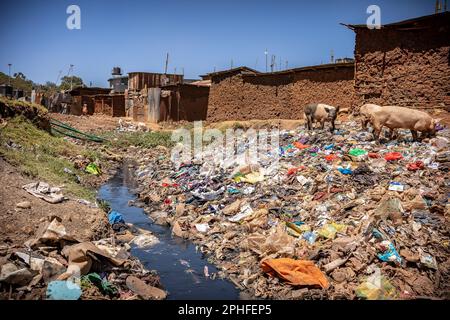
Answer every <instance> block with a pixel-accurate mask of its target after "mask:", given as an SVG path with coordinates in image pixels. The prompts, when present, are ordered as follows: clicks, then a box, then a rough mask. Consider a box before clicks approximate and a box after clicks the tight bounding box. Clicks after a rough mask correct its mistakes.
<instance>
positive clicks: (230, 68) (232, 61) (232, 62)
mask: <svg viewBox="0 0 450 320" xmlns="http://www.w3.org/2000/svg"><path fill="white" fill-rule="evenodd" d="M230 69H233V59H231V68H230Z"/></svg>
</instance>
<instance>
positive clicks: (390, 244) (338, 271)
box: [128, 122, 450, 299]
mask: <svg viewBox="0 0 450 320" xmlns="http://www.w3.org/2000/svg"><path fill="white" fill-rule="evenodd" d="M338 127H340V128H341V129H339V130H337V131H335V133H334V134H331V133H330V132H329V131H327V130H316V131H306V130H305V129H304V128H303V127H302V128H298V129H297V130H292V131H286V130H285V131H280V138H279V144H280V146H279V149H278V150H271V153H268V157H270V156H271V155H273V154H278V155H279V157H280V160H279V162H278V163H277V165H276V166H274V165H272V164H270V163H269V162H265V161H260V162H259V164H258V165H255V164H249V163H245V162H244V163H236V164H235V165H234V166H229V167H228V168H225V169H224V167H221V166H214V165H212V164H211V161H208V159H209V158H208V157H212V156H214V150H212V151H211V150H205V151H204V154H203V157H202V159H203V160H202V161H197V160H193V161H190V162H185V163H182V164H181V165H179V166H177V165H175V164H174V163H172V162H171V160H170V152H169V150H168V149H166V148H164V147H158V148H155V149H151V150H144V149H137V148H133V149H129V150H128V152H129V154H132V155H133V157H134V159H135V160H136V161H137V169H136V172H135V176H136V179H137V182H138V185H139V187H138V189H137V193H138V196H139V199H140V201H142V203H143V206H144V209H145V210H146V212H147V213H148V214H149V216H150V217H151V218H152V219H153V220H154V222H155V223H157V224H162V225H170V226H171V228H172V233H173V235H174V236H176V237H181V238H185V239H190V240H192V241H194V242H195V243H196V244H197V245H198V247H199V249H200V250H201V251H202V252H203V253H205V254H207V256H208V260H209V261H210V262H211V263H213V264H215V265H216V266H217V267H218V268H219V269H220V272H219V276H221V277H226V278H229V279H230V280H231V281H232V282H233V283H234V284H235V285H236V287H238V288H239V289H240V290H242V291H246V292H248V293H249V294H250V295H251V296H254V297H257V298H268V299H413V298H448V292H449V291H448V289H449V288H448V283H449V282H448V277H449V267H450V264H449V263H450V260H449V257H450V255H449V243H450V242H449V240H450V239H449V233H448V218H449V216H448V212H449V210H448V209H449V203H448V195H449V188H448V187H449V182H450V178H449V175H448V168H449V163H450V153H449V152H448V145H449V136H450V134H449V130H448V129H443V130H440V131H439V132H438V135H437V137H436V138H432V139H424V140H423V141H422V142H413V141H412V139H411V137H410V135H409V132H408V131H405V130H399V134H398V138H397V140H393V141H388V142H384V143H382V144H379V143H377V142H375V141H373V136H372V134H371V133H368V132H365V131H361V129H360V126H359V124H357V123H356V122H347V123H345V124H341V125H338ZM249 144H251V141H250V142H248V141H247V146H248V145H249ZM238 149H239V148H238ZM238 152H242V153H244V152H245V148H244V149H241V150H238Z"/></svg>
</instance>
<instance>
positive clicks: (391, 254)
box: [377, 243, 402, 264]
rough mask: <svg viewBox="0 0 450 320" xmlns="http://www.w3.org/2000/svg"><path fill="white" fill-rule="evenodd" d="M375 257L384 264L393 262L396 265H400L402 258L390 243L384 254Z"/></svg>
mask: <svg viewBox="0 0 450 320" xmlns="http://www.w3.org/2000/svg"><path fill="white" fill-rule="evenodd" d="M377 256H378V258H379V259H380V260H382V261H385V262H394V263H398V264H401V263H402V258H401V257H400V255H399V254H398V252H397V250H396V249H395V247H394V245H393V244H392V243H389V247H388V249H387V250H386V251H385V252H383V253H379V254H378V255H377Z"/></svg>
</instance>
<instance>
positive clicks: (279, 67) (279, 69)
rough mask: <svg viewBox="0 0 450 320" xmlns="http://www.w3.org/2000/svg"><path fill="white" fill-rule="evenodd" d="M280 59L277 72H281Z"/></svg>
mask: <svg viewBox="0 0 450 320" xmlns="http://www.w3.org/2000/svg"><path fill="white" fill-rule="evenodd" d="M281 68H282V67H281V57H280V63H279V64H278V71H281Z"/></svg>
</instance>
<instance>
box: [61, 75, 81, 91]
mask: <svg viewBox="0 0 450 320" xmlns="http://www.w3.org/2000/svg"><path fill="white" fill-rule="evenodd" d="M71 80H72V88H75V87H80V86H84V83H83V79H81V78H80V77H77V76H71V77H69V76H64V77H62V78H61V85H60V86H59V88H60V89H61V90H70V82H71Z"/></svg>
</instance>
